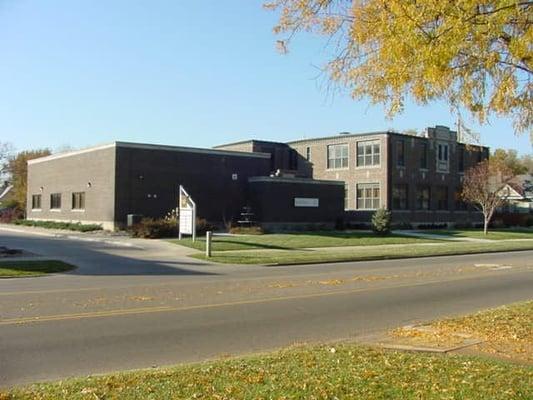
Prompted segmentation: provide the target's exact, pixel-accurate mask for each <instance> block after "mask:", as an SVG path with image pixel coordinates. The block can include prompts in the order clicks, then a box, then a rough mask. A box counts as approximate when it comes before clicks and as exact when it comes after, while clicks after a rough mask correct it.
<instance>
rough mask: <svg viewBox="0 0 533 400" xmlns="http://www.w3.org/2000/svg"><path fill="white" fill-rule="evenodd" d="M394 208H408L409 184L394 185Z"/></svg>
mask: <svg viewBox="0 0 533 400" xmlns="http://www.w3.org/2000/svg"><path fill="white" fill-rule="evenodd" d="M392 208H393V209H395V210H407V208H408V203H407V185H394V186H393V187H392Z"/></svg>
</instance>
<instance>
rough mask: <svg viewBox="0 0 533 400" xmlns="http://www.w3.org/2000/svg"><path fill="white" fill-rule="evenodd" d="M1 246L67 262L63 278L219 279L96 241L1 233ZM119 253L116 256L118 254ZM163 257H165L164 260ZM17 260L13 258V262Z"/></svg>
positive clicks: (193, 266) (184, 262)
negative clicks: (141, 276)
mask: <svg viewBox="0 0 533 400" xmlns="http://www.w3.org/2000/svg"><path fill="white" fill-rule="evenodd" d="M0 246H6V247H10V248H19V249H24V250H27V251H30V252H32V253H34V254H37V255H39V256H42V257H46V258H50V259H54V260H61V261H65V262H68V263H70V264H72V265H74V266H76V267H77V268H76V269H75V270H73V271H69V272H65V273H64V274H65V275H108V276H120V275H125V276H126V275H149V276H157V275H169V276H170V275H172V276H179V275H183V276H186V275H219V274H218V273H214V272H209V271H202V267H204V268H205V267H206V266H207V265H209V264H206V263H202V262H201V261H193V260H188V259H185V258H184V257H183V256H179V255H176V258H175V259H172V254H168V252H167V253H166V254H164V255H161V256H160V255H159V254H158V253H157V251H156V250H154V249H144V250H143V249H140V248H136V247H126V246H115V245H113V244H109V243H103V242H97V241H81V240H73V239H68V238H53V237H39V236H30V235H19V234H12V233H9V232H2V231H0ZM117 253H118V254H117ZM165 255H166V257H165ZM13 260H16V258H13Z"/></svg>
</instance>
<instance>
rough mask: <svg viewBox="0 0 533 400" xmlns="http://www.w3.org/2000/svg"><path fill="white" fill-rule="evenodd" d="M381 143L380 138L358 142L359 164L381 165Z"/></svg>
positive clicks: (359, 165) (360, 165)
mask: <svg viewBox="0 0 533 400" xmlns="http://www.w3.org/2000/svg"><path fill="white" fill-rule="evenodd" d="M380 156H381V144H380V142H379V140H368V141H364V142H357V166H358V167H369V166H375V165H379V163H380V158H381V157H380Z"/></svg>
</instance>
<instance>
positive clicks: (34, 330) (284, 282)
mask: <svg viewBox="0 0 533 400" xmlns="http://www.w3.org/2000/svg"><path fill="white" fill-rule="evenodd" d="M0 245H7V246H10V247H19V248H20V247H23V248H26V249H28V250H30V251H33V252H35V253H38V254H41V255H44V256H48V257H54V258H59V259H63V260H65V261H69V262H72V263H74V264H76V265H78V266H79V268H78V269H77V270H76V271H74V272H71V273H67V274H58V275H54V276H48V277H42V278H30V279H7V280H0V386H10V385H15V384H21V383H27V382H34V381H40V380H50V379H59V378H65V377H69V376H78V375H86V374H94V373H103V372H109V371H115V370H125V369H135V368H147V367H151V366H154V365H157V366H160V365H169V364H176V363H180V362H189V361H198V360H205V359H208V358H214V357H220V356H226V355H236V354H246V353H252V352H258V351H264V350H269V349H274V348H278V347H281V346H287V345H291V344H294V343H302V342H316V341H327V340H338V339H357V338H358V337H361V336H364V335H367V334H370V333H374V332H378V331H382V330H385V329H388V328H391V327H394V326H398V325H403V324H408V323H413V322H421V321H426V320H431V319H434V318H437V317H442V316H449V315H459V314H463V313H468V312H472V311H475V310H478V309H482V308H486V307H492V306H497V305H501V304H506V303H510V302H513V301H519V300H526V299H530V298H532V297H533V296H532V293H533V290H532V288H533V273H532V272H533V251H527V252H512V253H496V254H487V255H470V256H453V257H436V258H423V259H412V260H391V261H373V262H360V263H340V264H324V265H312V266H292V267H260V266H221V265H211V264H205V263H201V262H199V261H198V262H197V261H191V259H188V258H185V257H184V255H183V254H184V252H186V251H184V250H182V249H180V248H179V247H174V245H169V244H166V243H161V242H156V241H123V242H120V243H119V242H115V243H113V242H109V241H107V242H102V241H80V240H74V239H70V238H65V237H59V238H54V237H45V236H34V235H28V234H19V233H13V232H5V231H2V230H1V228H0Z"/></svg>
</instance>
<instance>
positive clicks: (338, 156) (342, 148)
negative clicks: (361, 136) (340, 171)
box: [328, 144, 348, 169]
mask: <svg viewBox="0 0 533 400" xmlns="http://www.w3.org/2000/svg"><path fill="white" fill-rule="evenodd" d="M328 168H329V169H336V168H348V145H347V144H331V145H329V146H328Z"/></svg>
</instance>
